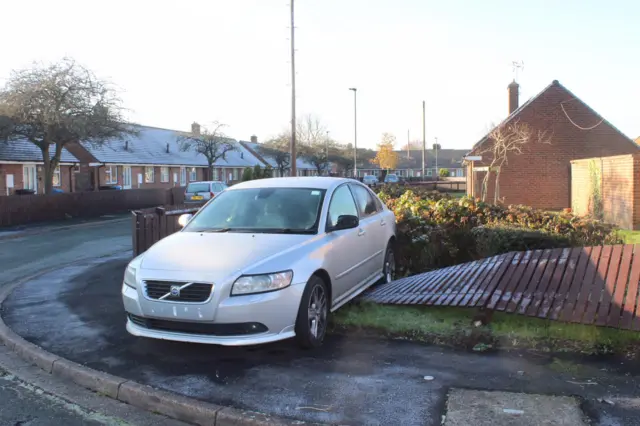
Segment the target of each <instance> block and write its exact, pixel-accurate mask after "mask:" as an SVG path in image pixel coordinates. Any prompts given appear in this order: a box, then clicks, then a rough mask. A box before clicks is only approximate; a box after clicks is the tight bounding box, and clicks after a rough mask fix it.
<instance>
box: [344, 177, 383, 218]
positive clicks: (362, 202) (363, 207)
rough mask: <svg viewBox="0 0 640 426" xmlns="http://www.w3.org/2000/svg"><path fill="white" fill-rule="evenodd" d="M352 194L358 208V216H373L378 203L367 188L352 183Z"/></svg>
mask: <svg viewBox="0 0 640 426" xmlns="http://www.w3.org/2000/svg"><path fill="white" fill-rule="evenodd" d="M351 188H352V189H353V195H354V196H355V198H356V203H357V204H358V209H359V210H360V218H361V219H363V218H365V217H369V216H373V215H374V214H376V213H378V211H379V209H378V205H377V204H376V202H375V199H374V197H373V196H372V195H371V193H370V192H369V190H368V189H367V188H365V187H364V186H362V185H352V186H351Z"/></svg>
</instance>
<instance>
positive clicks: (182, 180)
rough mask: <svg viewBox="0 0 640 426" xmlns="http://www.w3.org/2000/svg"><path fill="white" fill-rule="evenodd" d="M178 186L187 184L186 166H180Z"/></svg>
mask: <svg viewBox="0 0 640 426" xmlns="http://www.w3.org/2000/svg"><path fill="white" fill-rule="evenodd" d="M180 186H187V168H186V167H180Z"/></svg>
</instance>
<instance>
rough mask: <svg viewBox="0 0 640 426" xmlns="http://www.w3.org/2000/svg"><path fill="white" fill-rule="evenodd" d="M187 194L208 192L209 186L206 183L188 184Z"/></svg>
mask: <svg viewBox="0 0 640 426" xmlns="http://www.w3.org/2000/svg"><path fill="white" fill-rule="evenodd" d="M187 192H188V193H192V192H209V184H208V183H190V184H189V186H187Z"/></svg>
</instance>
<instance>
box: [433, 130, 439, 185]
mask: <svg viewBox="0 0 640 426" xmlns="http://www.w3.org/2000/svg"><path fill="white" fill-rule="evenodd" d="M434 148H435V149H436V180H440V173H438V148H440V146H439V145H438V138H436V143H435V147H434Z"/></svg>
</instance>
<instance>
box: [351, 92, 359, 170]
mask: <svg viewBox="0 0 640 426" xmlns="http://www.w3.org/2000/svg"><path fill="white" fill-rule="evenodd" d="M349 90H351V91H353V177H355V178H356V179H357V178H358V89H357V88H355V87H351V88H350V89H349Z"/></svg>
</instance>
